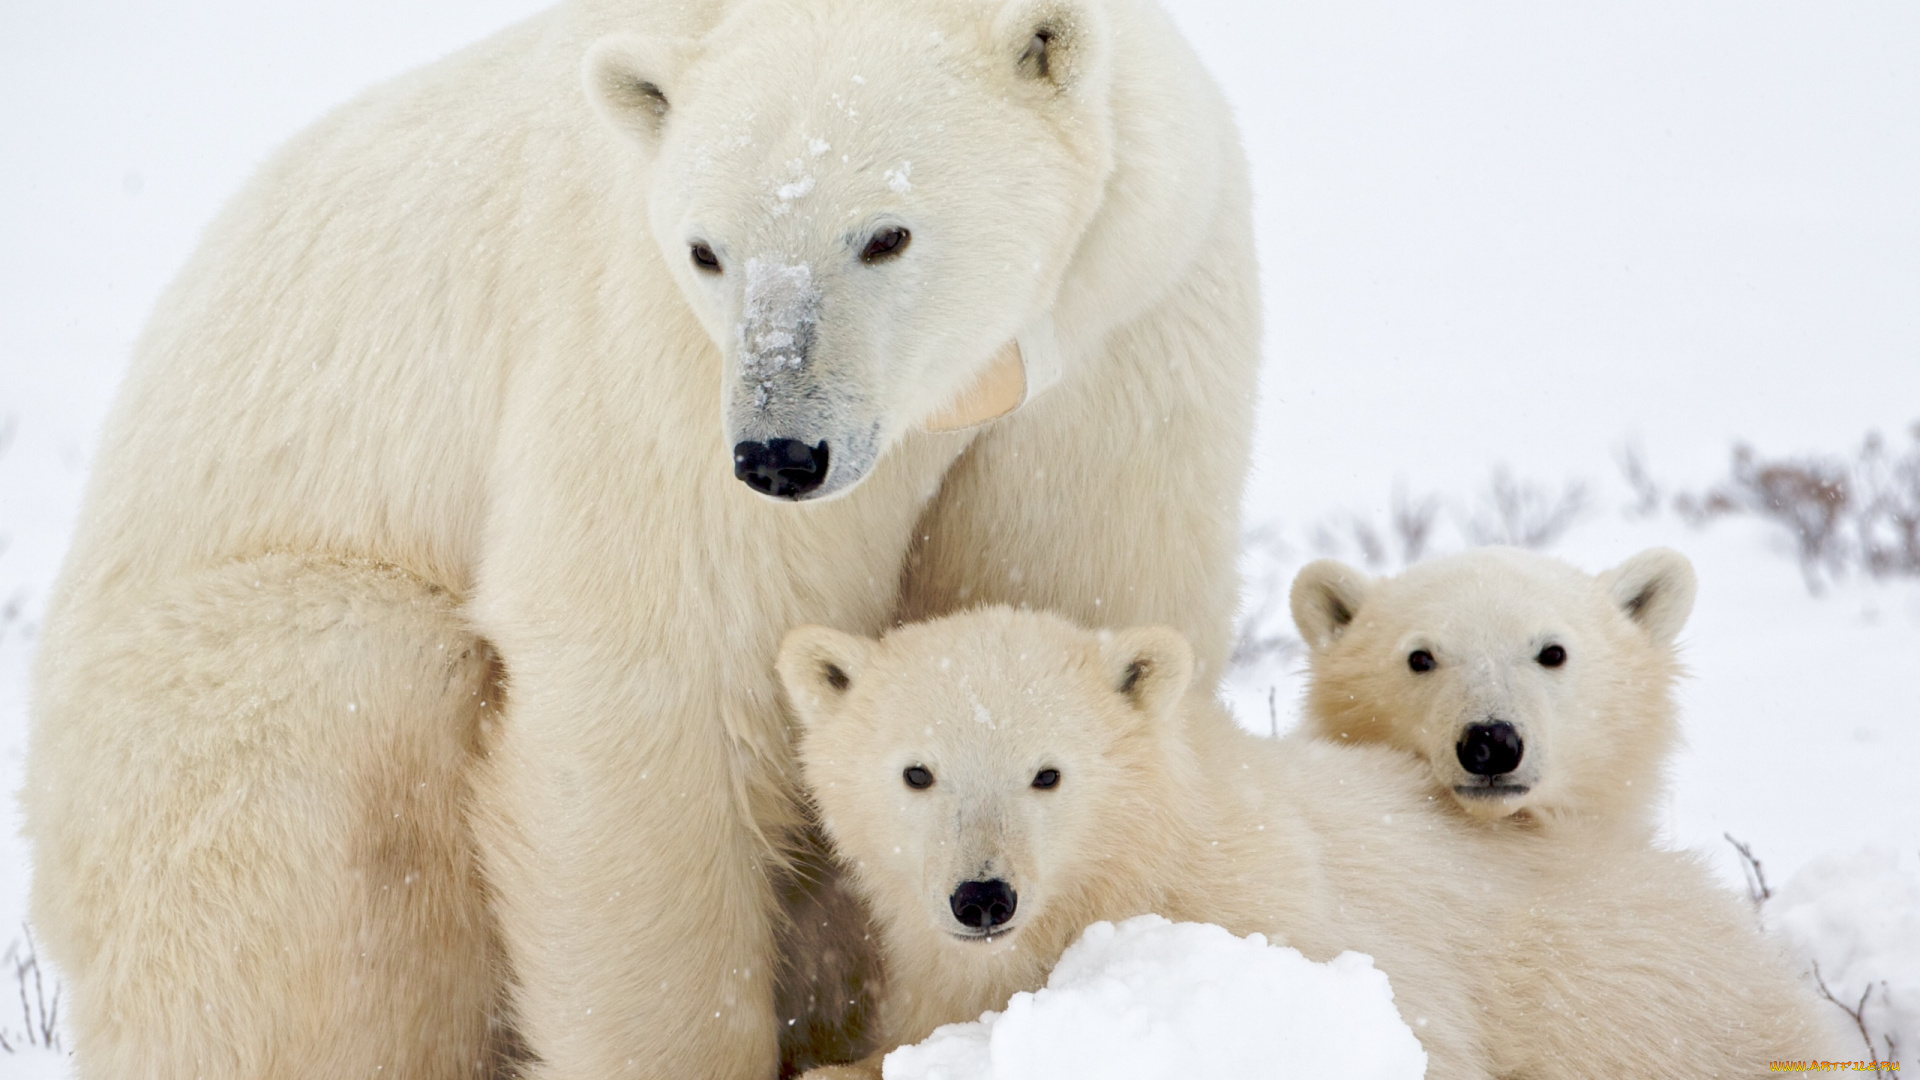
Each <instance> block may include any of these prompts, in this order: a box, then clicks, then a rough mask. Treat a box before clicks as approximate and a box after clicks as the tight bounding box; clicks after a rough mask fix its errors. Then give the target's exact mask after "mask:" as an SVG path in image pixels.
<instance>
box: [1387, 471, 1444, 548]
mask: <svg viewBox="0 0 1920 1080" xmlns="http://www.w3.org/2000/svg"><path fill="white" fill-rule="evenodd" d="M1390 514H1391V516H1392V519H1393V536H1394V539H1395V540H1397V541H1399V543H1400V564H1401V565H1402V566H1405V565H1408V564H1411V563H1416V562H1419V561H1420V557H1421V556H1422V555H1425V554H1426V553H1427V545H1428V544H1430V543H1432V542H1433V527H1434V525H1435V524H1437V523H1438V522H1439V520H1440V500H1439V499H1438V498H1437V497H1435V496H1432V495H1424V496H1422V497H1420V498H1418V499H1414V498H1410V497H1408V495H1407V486H1406V485H1405V484H1395V485H1394V486H1393V507H1392V510H1391V511H1390Z"/></svg>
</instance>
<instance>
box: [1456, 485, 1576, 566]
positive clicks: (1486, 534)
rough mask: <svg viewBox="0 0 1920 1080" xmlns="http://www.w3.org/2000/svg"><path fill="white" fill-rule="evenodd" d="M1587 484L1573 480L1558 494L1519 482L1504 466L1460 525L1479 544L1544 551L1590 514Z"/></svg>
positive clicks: (1468, 537) (1541, 486)
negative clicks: (1583, 516)
mask: <svg viewBox="0 0 1920 1080" xmlns="http://www.w3.org/2000/svg"><path fill="white" fill-rule="evenodd" d="M1587 508H1588V499H1587V485H1586V484H1584V483H1582V482H1580V481H1578V480H1569V481H1568V482H1567V484H1566V486H1565V487H1563V488H1561V489H1560V492H1559V493H1558V494H1555V493H1554V492H1552V491H1551V490H1550V489H1548V488H1547V487H1545V486H1544V485H1541V484H1537V483H1534V482H1533V481H1531V480H1516V479H1514V477H1513V474H1512V473H1510V472H1508V471H1507V469H1506V468H1505V467H1504V466H1502V467H1501V468H1498V469H1495V470H1494V471H1493V479H1492V480H1491V481H1489V483H1488V484H1487V488H1486V490H1485V491H1483V492H1482V493H1481V494H1480V498H1479V504H1478V505H1477V506H1476V507H1475V508H1474V509H1473V510H1472V511H1471V512H1470V513H1468V514H1467V515H1466V516H1465V517H1463V518H1462V520H1461V522H1460V531H1461V532H1462V533H1463V534H1464V535H1465V536H1466V537H1467V539H1468V540H1470V541H1472V542H1473V543H1475V544H1508V545H1511V546H1513V547H1523V548H1544V547H1549V546H1551V545H1552V544H1553V543H1554V542H1555V541H1557V540H1559V539H1560V538H1561V537H1562V536H1564V535H1566V532H1567V530H1568V529H1571V528H1572V527H1573V526H1574V525H1575V524H1576V523H1577V522H1578V521H1579V520H1580V518H1581V516H1582V515H1583V514H1585V513H1586V511H1587Z"/></svg>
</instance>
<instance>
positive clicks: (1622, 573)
mask: <svg viewBox="0 0 1920 1080" xmlns="http://www.w3.org/2000/svg"><path fill="white" fill-rule="evenodd" d="M1600 583H1601V585H1602V587H1604V588H1605V589H1606V590H1607V595H1608V596H1609V597H1610V598H1611V599H1612V600H1613V603H1614V606H1616V607H1618V608H1619V609H1620V610H1621V611H1624V612H1626V613H1627V618H1629V619H1632V620H1633V621H1634V622H1636V623H1639V624H1640V627H1641V628H1642V629H1644V630H1645V631H1646V632H1647V633H1648V635H1650V636H1651V637H1652V638H1653V640H1654V641H1656V642H1658V643H1659V644H1661V645H1671V644H1673V639H1674V638H1677V637H1679V636H1680V629H1681V627H1684V626H1686V625H1687V616H1689V615H1691V614H1693V594H1694V588H1695V584H1694V576H1693V563H1692V562H1690V561H1688V559H1687V557H1686V556H1685V555H1682V554H1680V553H1679V552H1677V551H1675V550H1673V549H1672V548H1663V547H1658V548H1648V549H1647V550H1645V551H1643V552H1641V553H1640V554H1638V555H1635V556H1634V557H1633V558H1631V559H1628V560H1627V561H1626V562H1623V563H1621V564H1620V565H1619V566H1616V567H1614V568H1613V569H1611V570H1609V571H1607V572H1606V573H1604V574H1602V575H1600Z"/></svg>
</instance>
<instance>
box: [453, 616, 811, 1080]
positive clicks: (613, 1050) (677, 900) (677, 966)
mask: <svg viewBox="0 0 1920 1080" xmlns="http://www.w3.org/2000/svg"><path fill="white" fill-rule="evenodd" d="M592 651H593V649H592V647H591V646H586V645H582V646H580V647H579V648H578V649H577V650H573V653H574V654H573V655H568V652H569V650H567V649H560V650H554V651H552V652H549V653H547V654H546V655H533V656H526V657H525V658H524V659H522V658H520V657H511V656H510V657H509V658H508V663H509V665H510V666H511V668H510V669H511V670H512V672H513V676H512V684H511V690H510V693H511V703H510V706H509V718H508V721H507V725H506V733H505V736H504V738H503V740H502V742H501V745H500V746H499V747H498V748H496V749H495V750H494V752H493V754H492V757H491V759H490V761H489V762H488V766H487V768H486V769H485V770H484V773H483V776H482V778H481V780H480V784H479V799H478V801H479V804H480V807H481V809H480V812H479V814H478V815H477V817H478V822H477V825H478V828H477V831H478V835H479V839H480V843H481V847H482V851H483V855H484V858H485V861H486V864H487V872H488V878H489V882H490V884H491V886H492V889H493V897H494V902H495V906H496V911H497V912H498V917H499V920H500V924H501V927H502V932H503V935H504V937H505V939H506V943H507V946H508V953H509V955H510V956H511V958H512V963H513V968H514V970H513V973H512V974H513V979H514V982H515V989H514V999H515V1003H516V1012H517V1015H516V1020H517V1022H518V1024H519V1025H520V1027H521V1030H522V1031H523V1033H524V1035H525V1038H526V1041H527V1043H528V1045H529V1046H530V1047H531V1048H532V1051H533V1053H534V1054H535V1055H536V1056H537V1057H538V1058H539V1059H540V1063H539V1064H537V1065H536V1066H534V1068H533V1074H534V1075H537V1076H540V1077H543V1078H547V1080H560V1078H579V1080H605V1078H610V1077H620V1076H647V1077H663V1078H664V1077H671V1078H675V1080H695V1078H699V1080H708V1078H713V1080H718V1078H742V1080H746V1078H753V1080H766V1078H770V1077H772V1076H773V1075H774V1072H775V1069H776V1061H777V1049H776V1031H775V1022H774V1016H773V980H772V975H773V951H772V950H773V921H772V920H773V916H772V912H773V911H774V898H773V896H772V889H771V886H770V884H769V879H768V874H767V870H768V858H769V855H770V853H771V846H770V844H769V842H768V839H767V837H766V836H765V835H763V834H762V833H761V832H760V831H759V829H758V828H756V823H765V822H766V818H767V817H769V816H773V815H771V814H769V813H768V812H767V810H766V808H764V807H755V806H754V805H753V803H754V802H755V801H756V796H755V795H754V794H753V791H754V789H755V788H756V785H755V783H754V778H753V777H752V776H751V775H749V774H750V773H751V772H752V771H753V770H754V769H755V768H756V767H757V766H756V764H755V763H754V762H753V761H751V760H750V755H749V754H745V753H743V752H742V751H741V749H740V744H739V743H738V742H736V740H735V739H734V738H733V737H732V735H731V734H730V732H729V729H730V728H733V729H735V730H737V729H738V725H739V724H740V723H741V722H742V721H743V720H745V719H746V714H747V713H748V712H751V711H754V710H758V711H761V712H764V711H765V710H767V709H769V708H770V707H771V706H772V705H773V697H772V694H771V690H770V688H768V689H767V690H765V691H762V692H761V693H760V694H759V696H758V700H757V701H756V700H752V699H749V698H748V697H747V696H746V695H745V694H741V693H739V692H738V691H737V690H735V689H733V688H731V687H728V686H727V685H726V680H725V678H724V676H721V675H718V674H717V673H715V674H707V673H705V672H704V666H703V665H701V664H699V663H697V662H694V661H692V660H689V661H688V662H687V663H686V664H684V665H683V664H674V663H669V662H644V661H643V662H638V663H636V662H634V661H632V660H626V661H624V662H622V661H621V660H620V659H618V658H615V657H610V656H599V657H595V656H592V655H586V654H590V653H591V652H592ZM676 668H677V670H676ZM703 675H705V677H704V678H703V677H702V676H703ZM730 717H731V719H730ZM775 813H777V811H776V812H775Z"/></svg>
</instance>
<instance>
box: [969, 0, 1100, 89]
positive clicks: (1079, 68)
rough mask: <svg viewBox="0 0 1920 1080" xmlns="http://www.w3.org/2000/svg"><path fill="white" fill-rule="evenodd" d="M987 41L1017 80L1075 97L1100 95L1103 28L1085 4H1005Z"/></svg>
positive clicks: (1038, 0) (1053, 0) (1066, 0)
mask: <svg viewBox="0 0 1920 1080" xmlns="http://www.w3.org/2000/svg"><path fill="white" fill-rule="evenodd" d="M993 38H994V41H996V42H997V43H998V47H999V49H1000V51H1001V55H1002V56H1004V57H1006V59H1007V61H1008V62H1009V63H1011V64H1012V65H1013V68H1014V71H1015V72H1016V73H1017V74H1018V75H1019V76H1020V77H1021V78H1022V79H1026V80H1029V81H1031V82H1034V83H1037V84H1042V85H1047V86H1050V87H1052V88H1053V89H1054V90H1056V91H1058V92H1062V93H1070V94H1072V95H1074V96H1076V97H1079V96H1087V95H1099V94H1104V93H1105V89H1106V82H1107V78H1108V74H1107V69H1108V67H1109V60H1108V57H1109V55H1110V52H1111V50H1110V49H1109V48H1108V47H1107V40H1108V37H1107V24H1106V21H1105V20H1104V19H1103V18H1102V17H1101V15H1100V12H1099V11H1097V10H1096V9H1095V6H1094V5H1093V4H1091V3H1088V2H1086V0H1009V2H1008V3H1007V5H1006V6H1005V7H1004V8H1002V9H1001V10H1000V16H999V18H997V19H995V20H994V24H993Z"/></svg>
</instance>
